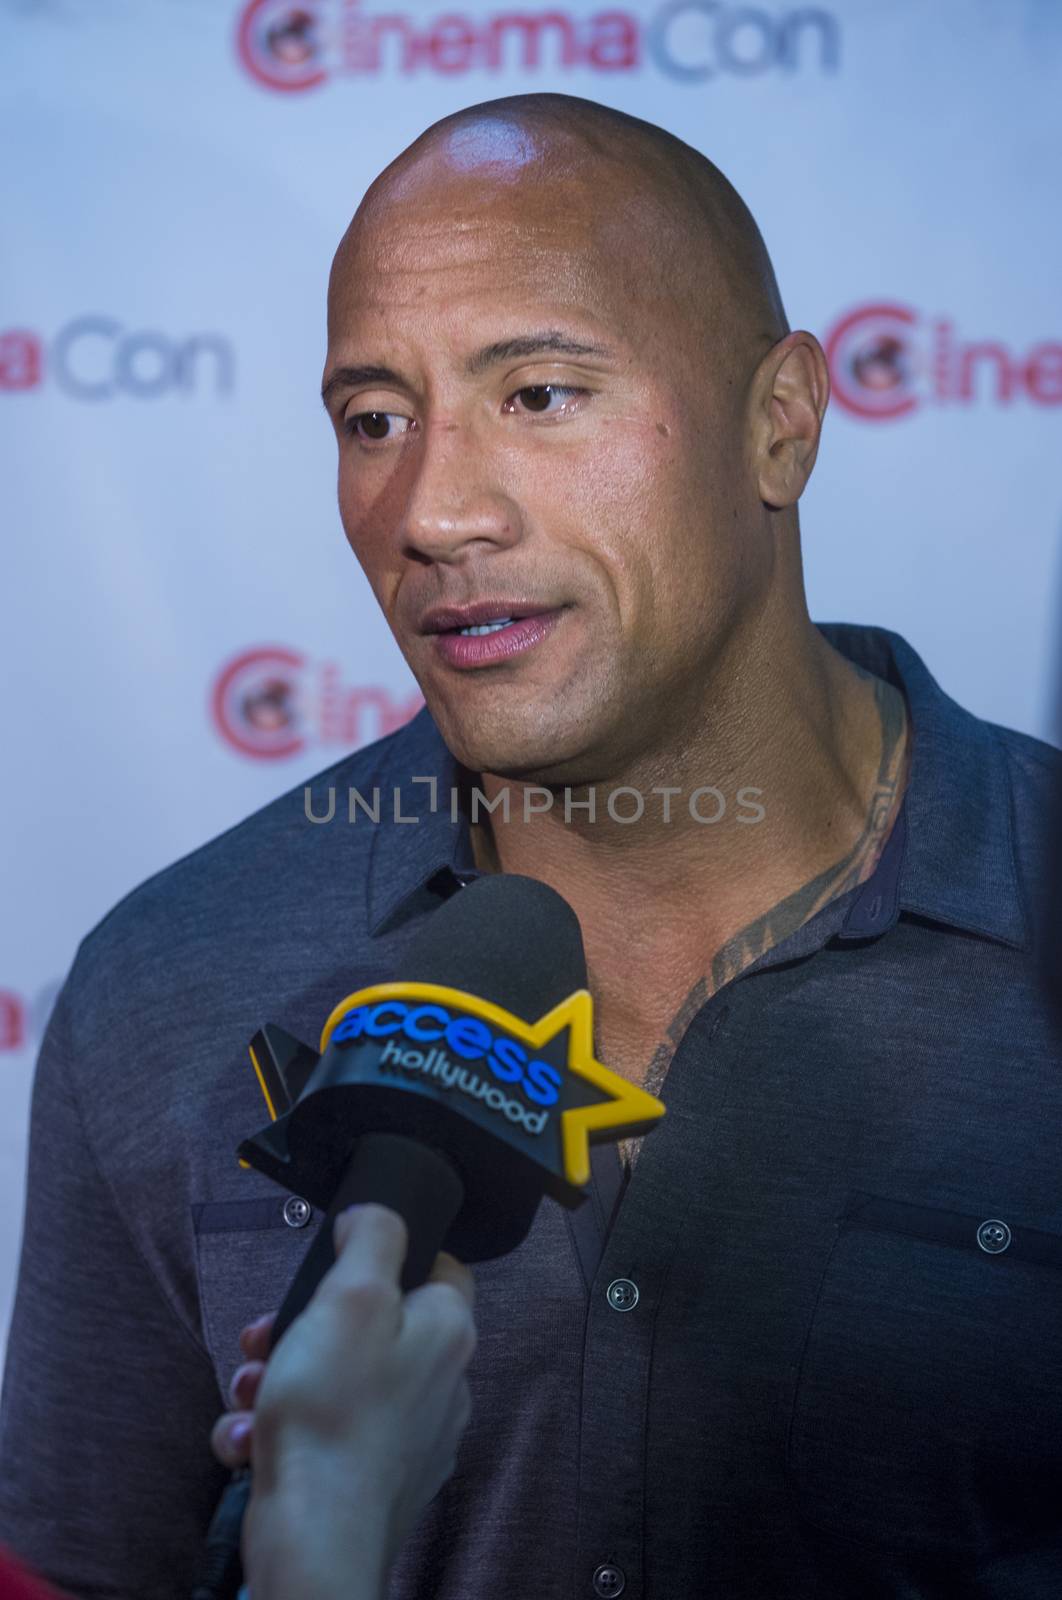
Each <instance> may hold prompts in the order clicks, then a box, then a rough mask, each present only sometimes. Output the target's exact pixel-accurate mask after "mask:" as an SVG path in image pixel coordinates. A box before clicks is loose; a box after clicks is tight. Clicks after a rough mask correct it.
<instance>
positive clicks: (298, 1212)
mask: <svg viewBox="0 0 1062 1600" xmlns="http://www.w3.org/2000/svg"><path fill="white" fill-rule="evenodd" d="M312 1216H313V1207H312V1206H311V1205H310V1202H309V1201H308V1200H303V1199H301V1198H300V1197H299V1195H297V1194H293V1195H290V1196H289V1198H288V1199H287V1200H285V1201H284V1221H285V1222H286V1223H287V1225H288V1227H289V1228H305V1226H306V1224H307V1223H308V1222H309V1220H310V1218H311V1217H312Z"/></svg>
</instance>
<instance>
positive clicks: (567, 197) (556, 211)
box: [329, 161, 663, 315]
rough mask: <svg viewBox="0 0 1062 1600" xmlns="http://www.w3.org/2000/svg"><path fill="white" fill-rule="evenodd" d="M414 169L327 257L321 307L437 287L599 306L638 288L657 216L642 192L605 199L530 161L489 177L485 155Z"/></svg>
mask: <svg viewBox="0 0 1062 1600" xmlns="http://www.w3.org/2000/svg"><path fill="white" fill-rule="evenodd" d="M435 170H436V178H435V181H433V182H426V181H423V180H424V172H423V169H422V170H421V172H420V173H419V174H418V181H417V183H416V184H415V185H406V184H403V185H402V186H401V187H400V188H397V189H396V190H395V191H393V192H392V191H390V190H388V189H385V190H383V191H377V192H376V193H375V194H373V196H372V201H371V204H370V205H368V206H365V207H363V208H362V209H361V210H360V211H359V213H358V214H357V215H356V217H355V219H354V221H353V223H352V224H351V227H350V228H349V229H348V231H347V234H346V235H345V237H344V239H343V242H342V244H341V245H340V248H339V251H338V252H337V254H336V260H335V263H334V266H333V271H332V279H331V283H330V292H329V300H330V309H331V311H332V312H333V313H334V314H340V313H341V312H343V313H346V314H347V315H349V314H351V313H352V312H353V311H354V310H355V309H356V307H357V306H358V305H360V306H361V307H362V308H363V309H365V308H366V307H367V302H369V301H371V300H373V299H374V298H375V297H376V296H377V295H380V296H390V297H391V298H392V300H393V301H395V302H396V303H397V302H401V303H403V304H406V305H410V306H412V305H415V304H416V303H417V302H419V301H425V300H430V299H431V298H432V297H433V296H434V295H435V294H436V293H439V294H444V295H449V294H452V293H453V292H455V291H456V292H458V293H461V292H462V291H463V292H464V293H465V294H467V295H468V296H473V295H475V294H478V293H484V292H493V293H495V294H496V295H498V296H499V297H505V298H507V297H509V296H512V295H519V294H520V293H536V292H543V293H545V294H547V295H548V296H549V297H550V298H552V299H556V300H561V301H563V300H565V299H569V298H571V299H573V300H575V301H577V300H579V299H580V298H583V299H587V300H588V301H589V302H590V304H589V306H588V309H594V308H596V309H597V310H598V311H599V312H600V313H601V314H606V307H609V306H611V304H612V303H613V302H616V301H618V302H619V303H620V304H622V305H630V304H631V302H632V301H634V300H638V299H640V298H641V297H642V291H643V290H644V289H645V287H646V286H647V283H648V279H649V277H650V276H655V273H654V272H653V257H654V249H653V247H652V242H653V241H656V243H657V244H659V242H660V238H661V228H662V226H663V222H662V218H661V216H660V207H659V206H658V205H657V203H656V202H655V200H654V198H653V197H652V196H651V195H646V194H645V193H639V192H638V191H634V192H632V193H630V194H628V195H627V196H626V197H624V196H622V195H620V194H616V195H614V196H613V197H612V198H610V197H609V195H608V193H607V190H606V186H605V185H604V184H602V183H599V184H597V185H595V184H594V183H593V182H592V181H588V179H587V177H586V174H585V173H584V172H583V171H572V170H563V169H562V170H557V169H556V168H551V167H549V166H545V167H544V166H543V165H542V164H541V163H539V162H535V163H529V164H528V165H527V166H526V167H525V168H524V169H523V176H522V177H520V178H519V179H517V180H515V181H513V180H510V179H508V178H506V179H501V180H498V179H496V178H495V177H494V176H493V175H492V171H491V163H490V162H489V161H488V162H486V163H482V164H480V163H477V164H472V163H471V162H470V164H469V166H467V167H464V168H460V167H454V166H453V165H450V164H447V165H446V166H445V167H444V168H442V169H439V168H436V169H435Z"/></svg>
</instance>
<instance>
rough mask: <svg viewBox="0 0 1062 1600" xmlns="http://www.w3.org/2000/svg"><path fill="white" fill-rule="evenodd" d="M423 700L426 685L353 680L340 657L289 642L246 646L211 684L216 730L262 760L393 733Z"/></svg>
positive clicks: (359, 742)
mask: <svg viewBox="0 0 1062 1600" xmlns="http://www.w3.org/2000/svg"><path fill="white" fill-rule="evenodd" d="M423 704H424V700H423V698H422V696H421V695H420V693H419V691H414V690H409V689H397V690H391V689H386V688H383V687H381V686H380V685H379V684H373V685H368V686H367V685H364V684H363V685H360V686H358V687H356V688H352V687H350V686H349V685H345V684H344V683H343V677H342V673H341V671H340V668H339V667H338V666H337V665H336V663H335V662H334V661H311V660H308V659H307V657H306V656H304V655H302V654H301V653H300V652H299V651H298V650H289V649H287V648H286V647H285V646H283V645H256V646H254V647H253V648H252V649H249V650H242V651H241V652H240V654H239V655H236V656H233V657H232V658H231V659H230V660H229V661H226V662H225V664H224V665H223V666H222V668H221V670H220V671H219V672H218V674H217V677H216V678H215V679H214V682H213V684H212V685H211V689H210V716H211V720H212V722H213V724H214V728H215V730H216V731H217V733H218V734H220V736H221V738H222V739H223V740H224V741H225V743H226V744H227V745H228V746H229V747H230V749H233V750H237V751H239V753H240V755H242V756H250V757H252V758H253V759H254V760H257V761H281V760H284V759H286V758H287V757H289V756H296V755H299V754H300V753H301V752H302V751H303V750H306V749H307V748H309V747H310V746H311V745H342V746H343V748H344V749H346V750H354V749H357V748H358V747H359V746H360V745H363V744H368V743H369V742H370V741H371V740H373V739H379V738H382V737H383V735H384V734H385V733H393V732H394V730H395V729H396V728H400V727H401V726H402V724H403V723H404V722H408V721H409V719H410V717H413V716H415V715H416V713H417V712H418V711H419V710H420V708H421V706H422V705H423Z"/></svg>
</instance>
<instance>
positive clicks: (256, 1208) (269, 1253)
mask: <svg viewBox="0 0 1062 1600" xmlns="http://www.w3.org/2000/svg"><path fill="white" fill-rule="evenodd" d="M322 1215H323V1213H322V1212H321V1211H319V1210H318V1209H317V1208H316V1207H314V1206H310V1205H309V1203H308V1202H307V1201H305V1200H301V1199H299V1198H298V1197H297V1196H294V1195H285V1194H283V1193H281V1192H280V1191H279V1190H278V1192H277V1194H276V1196H275V1197H274V1196H267V1197H265V1198H263V1199H258V1200H222V1201H210V1202H206V1203H200V1204H197V1205H193V1206H192V1222H193V1227H194V1230H195V1249H196V1273H197V1276H198V1281H199V1305H200V1311H201V1316H202V1324H203V1339H204V1341H205V1343H206V1346H207V1349H208V1350H209V1351H210V1354H211V1357H212V1359H213V1362H214V1370H215V1372H216V1373H217V1378H218V1385H219V1387H220V1389H221V1392H222V1394H223V1395H225V1396H227V1393H228V1385H229V1380H230V1379H231V1377H232V1375H233V1373H234V1372H235V1371H236V1368H237V1367H238V1366H240V1365H241V1363H242V1362H243V1359H244V1358H243V1355H242V1353H241V1351H240V1347H239V1336H240V1331H241V1329H243V1328H245V1327H246V1326H247V1324H248V1323H249V1322H253V1321H254V1320H255V1318H256V1317H260V1316H262V1315H264V1313H265V1312H267V1311H279V1309H280V1305H281V1302H282V1300H283V1299H284V1296H285V1295H286V1294H287V1292H288V1289H289V1288H290V1286H291V1282H292V1280H293V1278H294V1277H295V1274H296V1273H297V1272H298V1270H299V1267H300V1266H301V1265H302V1260H303V1257H304V1256H305V1255H306V1253H307V1251H308V1250H309V1248H310V1246H311V1244H312V1243H313V1241H314V1238H315V1237H316V1234H317V1230H318V1228H319V1227H320V1224H321V1217H322Z"/></svg>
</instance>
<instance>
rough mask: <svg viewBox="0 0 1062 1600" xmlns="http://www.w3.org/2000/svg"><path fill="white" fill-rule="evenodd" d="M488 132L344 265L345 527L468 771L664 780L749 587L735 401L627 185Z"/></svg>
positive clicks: (400, 177)
mask: <svg viewBox="0 0 1062 1600" xmlns="http://www.w3.org/2000/svg"><path fill="white" fill-rule="evenodd" d="M506 126H507V125H505V124H502V125H501V129H502V132H501V133H499V132H498V130H497V129H494V130H493V133H491V132H490V130H488V131H487V132H486V133H484V134H482V135H481V137H480V139H479V143H478V144H477V140H476V136H475V135H472V136H470V135H469V133H468V131H467V130H462V133H459V134H457V135H454V136H452V138H451V139H450V140H449V141H447V142H445V143H442V144H441V145H440V146H439V147H437V148H433V149H432V150H431V151H430V153H428V154H427V155H421V156H418V157H417V158H416V160H415V161H414V162H413V163H411V164H410V165H409V167H408V168H406V169H405V170H403V169H401V168H400V169H399V171H398V173H397V175H394V176H392V175H389V177H388V179H387V180H386V183H385V185H384V188H383V190H382V192H381V193H379V194H378V195H376V196H374V197H371V199H370V202H369V204H368V206H367V207H365V208H363V212H362V214H361V215H360V216H359V218H358V220H357V222H356V224H355V225H354V227H353V228H352V230H351V231H350V233H349V234H348V236H347V239H346V240H345V241H344V244H343V245H342V246H341V249H340V252H339V254H338V255H337V258H336V265H335V267H334V269H333V275H332V283H331V287H330V295H329V340H328V355H327V361H326V366H325V376H326V384H327V393H326V401H327V404H328V407H329V412H330V414H331V416H332V419H333V422H334V425H335V428H336V433H337V437H338V441H339V506H340V513H341V516H342V520H343V526H344V529H345V531H346V535H347V538H348V540H349V542H350V545H351V548H352V549H353V551H354V553H355V555H356V556H357V558H358V560H359V562H360V563H361V565H362V567H363V568H364V571H365V573H366V576H367V577H368V579H369V582H370V584H371V585H372V588H373V591H374V593H375V595H376V598H377V600H378V602H379V604H380V605H381V607H382V608H383V611H384V614H385V616H386V617H387V620H388V622H389V624H390V626H391V628H392V630H393V632H394V634H395V637H396V639H397V641H398V644H399V646H400V648H401V650H402V652H403V654H404V656H405V658H406V660H407V661H408V663H409V666H410V669H411V670H412V672H413V674H414V676H415V677H416V679H417V682H418V683H419V685H420V687H421V690H422V692H423V694H424V697H425V700H426V701H427V703H428V706H429V707H430V709H431V712H432V714H433V716H434V717H435V720H436V722H437V723H438V725H439V728H440V730H441V732H442V734H443V737H444V739H445V740H446V742H447V744H448V745H449V747H450V749H451V750H452V751H453V752H454V753H455V755H456V756H457V757H458V759H459V760H460V761H462V762H463V763H464V764H465V765H466V766H467V767H469V768H470V769H471V770H472V771H476V772H493V773H497V774H500V775H503V776H510V777H525V778H530V777H536V778H538V779H540V780H541V781H545V782H554V783H561V782H564V783H572V784H576V783H579V782H600V781H604V780H606V779H607V778H608V777H609V776H613V777H614V776H615V775H616V774H619V773H622V772H626V771H629V770H631V766H632V764H638V763H641V764H645V763H649V764H650V765H655V766H656V768H657V769H658V770H661V771H664V770H666V760H665V759H664V755H665V753H666V752H667V751H668V750H670V749H672V748H674V747H676V743H677V744H678V745H681V744H682V743H683V742H684V740H683V733H684V731H688V729H689V727H690V725H691V718H696V717H697V715H698V711H699V708H700V706H701V704H702V701H703V686H704V682H705V678H706V674H707V672H708V671H709V670H710V666H711V662H712V660H713V657H714V656H715V655H716V654H717V652H718V650H719V647H720V643H721V642H722V641H723V640H724V639H725V636H726V634H727V632H728V631H729V627H730V624H731V619H732V618H733V616H734V615H735V613H736V609H737V607H738V605H739V603H740V600H741V598H742V597H743V596H745V595H747V592H748V589H749V584H750V566H749V563H750V556H749V547H748V542H747V541H743V539H742V538H741V533H742V530H743V529H744V528H745V527H747V526H748V525H749V518H750V516H755V515H756V513H757V512H758V510H759V502H758V498H757V496H756V494H755V491H754V480H753V476H752V474H751V472H750V470H749V465H748V462H747V461H745V460H744V454H745V448H744V434H745V428H744V413H745V402H746V383H745V382H743V381H742V379H741V373H740V364H739V363H738V362H736V360H735V358H734V355H733V352H730V353H729V354H727V352H726V342H727V341H726V329H725V327H723V328H721V329H719V330H718V331H717V333H716V335H715V337H714V339H713V335H712V332H711V329H712V321H713V318H712V311H711V308H710V307H705V308H704V310H703V313H701V312H699V311H698V308H697V305H696V297H695V296H693V295H691V294H688V293H686V292H685V291H684V289H683V283H684V266H683V262H682V260H681V259H678V260H676V259H675V256H676V255H677V254H678V253H679V252H680V251H681V250H682V249H683V248H685V247H684V246H683V245H682V243H681V241H679V240H678V238H677V236H676V237H672V236H669V235H668V233H667V231H666V230H665V228H664V227H663V225H662V222H661V214H660V213H659V212H658V210H657V208H656V207H655V206H654V204H653V202H652V201H651V200H650V199H647V198H645V197H644V195H643V194H642V193H639V192H632V188H631V185H630V183H629V180H628V179H626V177H625V174H624V171H623V168H622V165H621V164H620V163H616V164H612V163H610V162H598V163H596V164H595V165H594V166H588V165H587V164H586V162H585V161H584V160H582V159H579V158H577V156H576V155H571V156H569V157H568V158H566V157H565V153H564V152H563V151H561V152H560V153H559V154H558V153H557V152H556V151H554V154H553V156H552V158H551V161H550V163H549V166H548V168H546V169H545V171H544V167H543V164H542V163H541V161H540V159H539V158H540V154H541V152H540V151H539V150H538V147H537V145H536V140H537V137H538V136H537V135H531V134H528V133H527V132H526V131H520V132H516V131H514V130H513V129H511V128H510V129H509V132H508V145H507V144H506V135H505V129H506ZM462 134H463V136H462ZM643 187H644V186H643ZM661 255H663V256H665V257H668V258H669V259H666V260H665V261H664V262H663V263H661V261H660V259H659V258H660V256H661ZM676 286H677V287H676ZM691 302H692V304H691ZM540 336H546V340H545V342H546V343H550V342H552V343H553V344H556V343H557V342H559V341H561V340H563V341H564V342H566V343H569V344H571V345H572V346H581V347H584V348H583V351H582V353H579V352H578V351H574V350H573V351H569V350H565V349H558V348H538V346H539V345H540V344H541V343H543V340H542V338H541V337H540ZM713 345H714V351H713ZM343 369H347V371H346V374H345V375H344V372H343ZM353 369H378V370H376V371H375V372H374V371H372V370H367V371H366V370H362V371H361V372H358V371H356V370H353ZM747 376H748V374H747V373H746V375H745V379H746V382H747ZM328 380H332V381H331V382H329V381H328ZM477 608H483V609H477ZM447 611H450V612H451V613H453V612H455V611H456V613H457V615H456V616H455V615H453V614H451V615H449V616H448V615H446V612H447ZM440 612H441V613H442V614H438V613H440ZM433 613H437V614H435V615H433ZM510 617H513V618H515V619H516V620H515V621H514V622H512V623H511V624H508V625H507V626H505V627H503V628H501V629H498V630H496V631H495V632H494V633H491V634H489V635H481V636H478V637H477V636H474V635H462V634H461V633H460V632H459V631H458V630H457V629H456V628H455V627H454V624H455V623H457V622H461V621H464V622H466V623H469V622H470V621H471V622H474V623H478V624H481V625H482V624H486V623H487V622H488V621H494V620H500V619H503V618H510Z"/></svg>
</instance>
